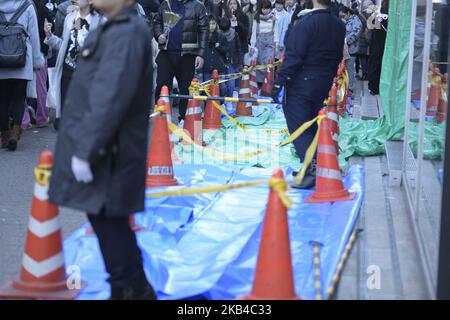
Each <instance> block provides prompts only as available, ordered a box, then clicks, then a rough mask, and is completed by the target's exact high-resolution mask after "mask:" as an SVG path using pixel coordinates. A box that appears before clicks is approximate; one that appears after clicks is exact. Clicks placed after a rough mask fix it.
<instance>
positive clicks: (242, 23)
mask: <svg viewBox="0 0 450 320" xmlns="http://www.w3.org/2000/svg"><path fill="white" fill-rule="evenodd" d="M235 15H236V19H237V21H238V25H237V27H236V28H235V30H236V32H237V33H238V35H239V40H240V41H241V45H240V47H241V51H242V53H243V54H245V53H247V52H248V39H249V35H248V33H249V29H250V22H249V20H248V16H247V15H246V14H243V13H242V11H236V13H235ZM252 23H253V21H252Z"/></svg>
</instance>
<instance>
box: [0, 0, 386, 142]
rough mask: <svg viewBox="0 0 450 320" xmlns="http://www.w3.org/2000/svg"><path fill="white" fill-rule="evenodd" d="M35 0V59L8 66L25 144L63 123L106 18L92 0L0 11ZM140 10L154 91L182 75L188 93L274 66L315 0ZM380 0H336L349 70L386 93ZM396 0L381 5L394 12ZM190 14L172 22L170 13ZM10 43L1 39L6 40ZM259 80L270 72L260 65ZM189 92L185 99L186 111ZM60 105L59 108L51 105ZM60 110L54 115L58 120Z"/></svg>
mask: <svg viewBox="0 0 450 320" xmlns="http://www.w3.org/2000/svg"><path fill="white" fill-rule="evenodd" d="M22 2H24V3H30V5H29V6H28V7H27V8H26V10H25V12H24V13H23V14H22V15H21V16H20V17H18V23H19V24H21V25H23V28H24V31H25V32H26V34H28V37H26V38H25V42H26V46H27V48H29V50H28V51H27V59H26V66H25V67H22V68H20V69H17V68H16V69H14V68H12V69H11V68H7V67H2V68H0V84H1V85H0V103H1V108H0V129H1V146H2V148H6V149H8V150H10V151H14V150H16V148H17V145H18V140H19V139H20V134H21V132H22V130H26V129H29V128H31V127H32V126H33V125H35V126H36V127H45V126H47V125H49V123H50V122H52V123H53V126H54V128H55V130H58V128H59V123H60V118H61V115H62V113H63V110H64V103H65V100H66V95H67V90H68V87H69V84H70V80H71V78H72V75H73V72H74V70H75V68H76V66H77V60H78V55H79V54H80V52H81V49H82V47H83V44H84V41H85V39H86V37H87V35H88V34H89V33H90V32H92V31H93V30H95V29H96V28H97V27H98V26H99V25H101V24H102V23H104V22H105V21H106V18H105V17H104V16H103V15H102V14H101V13H100V12H98V11H96V10H95V9H94V8H93V6H92V0H65V1H64V0H28V1H15V0H1V1H0V12H3V13H4V15H5V19H11V18H12V16H13V15H14V13H15V12H17V10H18V9H20V8H19V7H20V5H21V3H22ZM137 3H138V4H137V6H138V11H139V12H140V15H141V16H142V17H145V18H146V20H147V22H148V24H149V27H150V29H151V30H152V32H153V35H154V41H153V48H154V57H156V59H155V60H156V61H155V70H157V71H155V73H156V74H155V78H156V83H155V86H156V87H155V90H154V96H155V100H156V99H157V98H158V95H159V92H160V89H161V87H162V86H164V85H168V86H169V88H170V89H172V85H173V79H174V78H175V79H176V85H177V89H178V91H179V93H181V94H188V89H189V85H190V82H191V80H192V78H193V77H197V78H199V80H204V81H206V80H209V79H210V78H211V76H212V71H213V70H215V69H216V70H218V71H219V74H231V73H236V72H240V71H241V70H242V69H243V66H245V65H247V66H251V65H252V64H256V65H267V64H268V63H269V60H270V59H272V61H277V60H279V59H280V58H281V57H282V55H284V53H285V50H286V46H285V41H286V39H287V36H288V35H289V33H290V32H291V30H292V29H293V27H294V26H295V25H296V24H297V23H298V21H300V20H301V18H302V17H303V16H305V15H306V14H307V13H308V12H310V11H311V10H312V1H311V0H297V1H296V0H204V1H199V0H182V1H181V0H141V1H137ZM371 5H374V1H373V0H364V1H361V0H360V1H356V0H351V1H350V0H349V1H332V8H331V10H332V11H333V13H334V14H336V15H337V16H339V17H340V18H341V19H342V20H343V21H344V22H345V25H346V45H345V48H344V59H345V61H346V66H347V70H348V72H349V77H350V94H352V93H353V91H354V85H355V80H356V79H360V80H364V81H365V80H368V81H369V84H368V85H369V89H370V92H371V93H372V94H379V81H380V73H381V60H382V56H383V49H384V40H385V36H386V32H385V30H381V31H380V30H369V29H368V26H367V19H368V17H369V15H370V14H371V13H370V12H368V8H369V7H370V6H371ZM387 8H388V1H386V0H385V1H383V7H382V11H383V10H384V11H385V12H386V13H387ZM164 11H171V12H174V13H176V14H179V15H180V16H181V17H182V19H181V20H182V22H181V23H178V24H176V25H175V27H173V29H171V30H170V32H169V31H168V30H167V27H165V26H164V21H163V20H164V18H163V15H162V13H163V12H164ZM0 49H1V48H0ZM257 80H258V83H259V84H260V85H261V83H262V82H263V80H264V73H263V71H258V72H257ZM239 82H240V81H239V79H237V80H235V81H228V82H224V83H222V84H221V88H220V89H221V94H222V95H225V96H233V95H235V96H236V95H237V92H238V91H239ZM186 106H187V102H186V101H180V103H179V105H178V107H179V115H180V116H179V120H182V119H184V116H185V112H186ZM51 110H54V112H53V113H52V117H50V111H51ZM50 118H51V119H50Z"/></svg>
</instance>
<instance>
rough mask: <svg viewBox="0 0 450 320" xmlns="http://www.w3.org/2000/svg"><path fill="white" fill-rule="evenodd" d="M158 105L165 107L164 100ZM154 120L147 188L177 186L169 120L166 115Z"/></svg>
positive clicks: (162, 114) (159, 101)
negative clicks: (168, 125) (171, 150)
mask: <svg viewBox="0 0 450 320" xmlns="http://www.w3.org/2000/svg"><path fill="white" fill-rule="evenodd" d="M157 105H158V107H163V106H164V100H162V99H159V100H158V104H157ZM154 119H155V120H154V121H155V122H154V124H153V134H152V139H151V143H150V150H149V153H148V160H147V188H152V187H163V186H176V185H178V181H177V180H176V179H175V178H174V175H173V166H172V158H171V155H170V144H169V130H168V128H167V118H166V115H165V114H164V113H161V114H160V115H158V116H156V117H155V118H154Z"/></svg>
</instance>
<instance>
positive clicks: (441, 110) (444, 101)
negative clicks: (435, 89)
mask: <svg viewBox="0 0 450 320" xmlns="http://www.w3.org/2000/svg"><path fill="white" fill-rule="evenodd" d="M447 92H448V73H446V74H445V75H444V76H443V77H442V84H441V98H440V99H439V106H438V113H437V121H438V123H442V122H444V121H445V120H446V119H447V108H448V97H447Z"/></svg>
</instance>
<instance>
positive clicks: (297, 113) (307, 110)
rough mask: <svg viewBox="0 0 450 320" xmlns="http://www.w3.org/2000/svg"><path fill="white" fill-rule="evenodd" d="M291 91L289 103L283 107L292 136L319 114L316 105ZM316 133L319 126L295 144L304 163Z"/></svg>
mask: <svg viewBox="0 0 450 320" xmlns="http://www.w3.org/2000/svg"><path fill="white" fill-rule="evenodd" d="M294 90H295V89H294ZM290 91H293V90H292V89H291V90H289V89H288V90H287V95H288V96H287V99H286V102H287V103H286V105H285V106H284V107H283V111H284V115H285V117H286V122H287V126H288V129H289V134H292V133H294V131H295V130H297V129H298V128H299V127H300V126H301V125H302V124H304V123H305V122H307V121H310V120H312V119H314V118H315V117H316V116H317V112H315V111H316V108H314V103H313V102H312V101H310V100H308V99H306V97H302V96H301V95H299V94H296V93H295V92H290ZM316 131H317V125H316V124H314V125H313V126H311V127H310V128H309V129H308V130H306V131H305V132H304V133H303V134H302V135H301V136H300V137H298V138H297V139H295V140H294V142H293V144H294V147H295V151H296V153H297V155H298V157H299V158H300V161H301V162H302V163H303V161H304V160H305V155H306V151H307V150H308V148H309V146H310V145H311V143H312V141H313V138H314V135H315V133H316Z"/></svg>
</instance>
